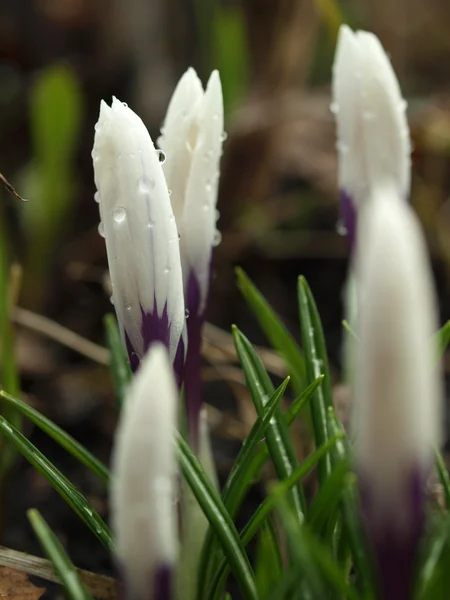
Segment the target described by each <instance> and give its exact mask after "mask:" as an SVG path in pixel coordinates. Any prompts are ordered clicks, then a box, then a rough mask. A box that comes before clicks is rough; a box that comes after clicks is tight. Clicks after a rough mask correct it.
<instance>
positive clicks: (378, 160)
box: [331, 25, 411, 243]
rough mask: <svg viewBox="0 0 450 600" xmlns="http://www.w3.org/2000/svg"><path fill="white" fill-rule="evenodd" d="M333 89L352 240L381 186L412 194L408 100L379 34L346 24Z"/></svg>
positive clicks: (342, 184) (343, 210)
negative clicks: (364, 210) (364, 205)
mask: <svg viewBox="0 0 450 600" xmlns="http://www.w3.org/2000/svg"><path fill="white" fill-rule="evenodd" d="M332 89H333V101H332V104H331V110H332V112H333V113H334V114H335V118H336V125H337V140H338V141H337V150H338V175H339V189H340V194H341V216H342V222H343V225H344V227H345V229H346V230H347V232H348V235H349V238H350V242H351V243H352V242H353V238H354V234H355V221H356V213H357V211H358V210H359V207H360V206H361V204H362V203H364V202H366V201H368V200H369V198H371V197H372V196H373V194H374V192H375V191H376V190H377V189H379V186H383V187H389V188H391V189H392V190H393V191H394V193H395V196H397V197H398V198H402V199H404V200H407V199H408V197H409V188H410V168H411V158H410V138H409V129H408V123H407V119H406V102H405V100H404V99H403V98H402V95H401V91H400V87H399V84H398V81H397V78H396V76H395V73H394V70H393V68H392V65H391V63H390V61H389V58H388V56H387V55H386V53H385V51H384V50H383V47H382V45H381V43H380V41H379V39H378V38H377V37H376V36H375V35H374V34H373V33H368V32H366V31H357V32H353V31H351V29H350V28H349V27H347V26H346V25H342V26H341V29H340V32H339V39H338V42H337V48H336V55H335V60H334V65H333V85H332Z"/></svg>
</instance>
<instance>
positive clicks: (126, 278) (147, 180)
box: [92, 98, 184, 359]
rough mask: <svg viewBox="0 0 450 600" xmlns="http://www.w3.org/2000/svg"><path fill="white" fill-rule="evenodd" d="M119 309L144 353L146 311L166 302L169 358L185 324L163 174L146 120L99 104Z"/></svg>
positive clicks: (102, 191) (99, 173) (104, 202)
mask: <svg viewBox="0 0 450 600" xmlns="http://www.w3.org/2000/svg"><path fill="white" fill-rule="evenodd" d="M92 155H93V159H94V173H95V183H96V185H97V189H98V191H99V196H100V207H101V216H102V222H103V229H104V233H105V239H106V248H107V253H108V262H109V268H110V274H111V283H112V288H113V298H114V304H115V308H116V311H117V316H118V320H119V323H120V325H121V328H122V333H123V330H125V331H126V333H127V335H128V336H129V338H130V341H131V344H132V345H133V348H135V349H136V352H138V353H139V354H140V355H142V354H143V352H144V342H143V338H142V332H141V325H142V315H141V307H142V309H143V310H144V311H146V312H152V311H153V310H154V309H155V306H154V302H155V300H156V310H157V312H158V315H161V314H162V312H163V309H164V306H165V305H166V303H167V310H168V315H169V320H170V321H171V358H172V359H173V358H174V355H175V352H176V347H177V344H178V340H179V337H180V334H181V330H182V327H183V323H184V300H183V289H182V276H181V263H180V254H179V242H178V232H177V227H176V223H175V219H174V216H173V212H172V208H171V204H170V198H169V194H168V190H167V185H166V181H165V178H164V174H163V171H162V168H161V164H160V163H159V158H158V155H157V153H156V152H155V148H154V145H153V142H152V140H151V138H150V135H149V133H148V131H147V129H146V127H145V125H144V124H143V122H142V121H141V119H140V118H139V117H138V116H137V115H136V114H135V113H134V112H133V111H132V110H131V109H129V108H128V107H127V106H126V105H124V104H122V103H121V102H120V101H119V100H117V99H116V98H114V99H113V103H112V106H111V107H108V106H107V105H106V104H105V102H102V103H101V108H100V117H99V121H98V123H97V125H96V133H95V142H94V149H93V153H92Z"/></svg>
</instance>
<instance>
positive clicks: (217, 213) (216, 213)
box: [214, 208, 220, 223]
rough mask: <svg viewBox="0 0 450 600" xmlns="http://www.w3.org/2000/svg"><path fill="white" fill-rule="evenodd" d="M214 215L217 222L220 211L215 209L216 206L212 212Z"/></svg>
mask: <svg viewBox="0 0 450 600" xmlns="http://www.w3.org/2000/svg"><path fill="white" fill-rule="evenodd" d="M214 217H215V219H216V223H217V221H218V220H219V219H220V212H219V211H218V210H217V208H216V212H215V213H214Z"/></svg>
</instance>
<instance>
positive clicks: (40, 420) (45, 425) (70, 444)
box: [0, 391, 110, 484]
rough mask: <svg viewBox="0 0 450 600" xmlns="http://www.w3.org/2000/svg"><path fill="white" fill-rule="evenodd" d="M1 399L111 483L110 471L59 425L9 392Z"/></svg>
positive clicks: (104, 480)
mask: <svg viewBox="0 0 450 600" xmlns="http://www.w3.org/2000/svg"><path fill="white" fill-rule="evenodd" d="M0 398H3V400H5V402H7V403H8V404H9V405H10V406H13V407H14V408H15V409H16V410H17V411H19V412H20V413H22V414H23V415H25V417H27V418H28V419H30V421H32V422H33V423H34V424H35V425H37V427H39V429H41V430H42V431H44V432H45V433H47V434H48V435H49V436H50V437H51V438H52V439H54V440H55V442H56V443H57V444H59V445H60V446H61V447H62V448H64V450H66V451H67V452H68V453H69V454H71V455H72V456H73V457H74V458H76V459H77V460H78V461H79V462H80V463H82V464H83V465H85V466H86V467H87V468H88V469H89V470H90V471H92V472H93V473H95V475H97V476H98V477H99V478H100V479H101V480H102V481H103V482H104V483H105V484H108V483H109V478H110V472H109V469H108V468H107V467H106V466H105V465H104V464H103V463H102V462H101V461H99V460H98V458H96V457H95V456H94V455H93V454H91V453H90V452H89V450H86V448H85V447H84V446H83V445H82V444H80V443H79V442H77V440H75V439H74V438H73V437H72V436H70V435H69V434H68V433H66V432H65V431H64V430H63V429H61V427H58V425H56V424H55V423H53V422H52V421H51V420H50V419H48V418H47V417H45V416H44V415H43V414H42V413H40V412H39V411H38V410H36V409H35V408H33V407H32V406H30V405H29V404H27V403H26V402H23V401H22V400H19V399H18V398H15V397H14V396H12V395H11V394H8V393H7V392H4V391H0Z"/></svg>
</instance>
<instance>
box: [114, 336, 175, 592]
mask: <svg viewBox="0 0 450 600" xmlns="http://www.w3.org/2000/svg"><path fill="white" fill-rule="evenodd" d="M177 404H178V394H177V388H176V385H175V381H174V376H173V371H172V367H171V365H170V363H169V359H168V355H167V350H166V349H165V347H163V346H162V345H160V344H155V345H153V346H151V348H150V350H149V351H148V354H147V355H146V356H145V358H144V359H143V361H142V363H141V366H140V369H139V371H138V372H137V374H136V376H135V378H134V380H133V382H132V384H131V387H130V389H129V393H128V395H127V403H126V405H125V407H124V409H123V412H122V415H121V420H120V423H119V427H118V429H117V433H116V439H115V446H114V452H113V461H112V473H113V479H112V489H111V508H112V525H113V531H114V533H115V539H116V549H117V556H118V559H119V562H120V565H121V567H122V568H123V569H124V571H125V576H126V581H127V582H128V584H129V585H131V586H132V589H133V591H134V593H135V594H136V597H138V595H139V597H142V598H144V597H145V598H146V597H148V589H149V586H150V585H151V581H152V576H153V575H154V572H155V569H157V567H158V566H161V565H165V566H171V565H174V563H175V560H176V555H177V513H176V506H175V503H174V502H175V498H176V490H177V479H176V475H177V465H176V459H175V453H174V441H173V434H174V430H175V427H176V425H177ZM145 591H147V593H144V592H145Z"/></svg>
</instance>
